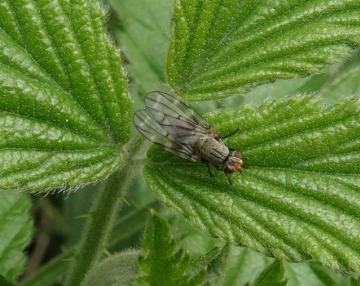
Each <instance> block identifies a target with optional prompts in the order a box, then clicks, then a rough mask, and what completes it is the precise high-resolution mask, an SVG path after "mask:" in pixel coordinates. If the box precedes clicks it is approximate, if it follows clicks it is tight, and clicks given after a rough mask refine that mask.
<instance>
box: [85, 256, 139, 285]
mask: <svg viewBox="0 0 360 286" xmlns="http://www.w3.org/2000/svg"><path fill="white" fill-rule="evenodd" d="M138 256H139V253H138V251H137V250H129V251H125V252H123V253H118V254H115V255H112V256H110V257H108V258H106V259H104V260H102V261H101V262H100V263H99V264H97V265H96V266H95V267H93V268H92V269H91V270H90V271H89V272H88V273H87V275H86V277H85V279H84V280H83V281H82V283H81V285H83V286H87V285H96V286H117V285H135V284H134V282H135V276H136V274H137V271H138V264H137V261H138Z"/></svg>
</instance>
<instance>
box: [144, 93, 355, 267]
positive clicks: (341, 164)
mask: <svg viewBox="0 0 360 286" xmlns="http://www.w3.org/2000/svg"><path fill="white" fill-rule="evenodd" d="M206 118H207V119H208V121H209V123H210V124H211V125H212V126H214V128H215V129H217V130H218V131H219V132H220V133H221V134H229V133H231V131H233V130H235V129H236V128H237V127H238V126H239V127H240V129H241V131H240V133H238V134H235V135H233V136H231V137H230V138H228V139H226V140H227V141H226V144H228V146H232V147H234V148H235V149H236V150H238V151H240V152H241V153H242V154H243V156H244V157H247V158H248V159H247V160H245V164H246V166H247V169H245V170H244V174H243V175H240V174H232V175H231V179H232V182H233V185H229V183H228V181H227V179H226V177H225V176H224V174H222V173H220V172H219V173H217V174H216V176H215V178H212V179H211V180H210V179H209V174H208V171H207V168H206V166H204V165H202V164H196V163H191V162H189V161H186V160H183V159H180V158H176V157H175V156H173V155H171V154H169V153H167V152H165V151H163V150H161V149H160V148H158V147H154V148H151V149H150V151H149V152H148V157H149V160H148V162H147V164H146V165H145V167H144V177H145V180H146V182H147V184H148V186H149V187H150V188H151V189H152V191H153V192H154V193H155V194H156V195H157V196H158V197H159V199H160V200H161V201H163V203H164V204H166V205H168V206H170V207H171V208H173V209H174V210H176V211H177V212H179V213H181V214H183V215H184V216H185V217H186V218H188V219H189V220H190V221H191V222H192V223H193V224H194V225H195V226H197V227H198V228H199V229H201V230H202V231H205V232H206V233H208V234H210V235H212V236H217V237H221V238H223V239H225V240H227V241H229V242H234V243H237V244H241V245H245V246H248V247H250V248H252V249H254V250H255V251H258V252H261V253H264V254H266V255H269V256H276V257H281V258H285V259H287V260H289V261H301V260H304V259H309V258H313V259H315V260H317V261H320V262H321V263H323V264H324V265H326V266H329V267H331V268H332V269H334V270H336V271H344V270H345V271H359V270H360V269H359V268H360V248H359V245H360V223H359V220H358V217H359V215H360V197H359V183H360V176H359V172H360V164H359V163H360V159H359V158H360V155H359V154H360V153H359V151H360V141H359V134H360V130H359V129H360V127H359V123H358V122H359V120H360V113H359V100H356V99H347V100H343V101H341V102H339V103H337V104H336V105H334V106H330V107H328V106H326V105H325V104H323V103H322V102H320V101H319V100H318V99H317V98H316V97H311V96H294V97H290V98H280V99H277V100H274V101H268V102H265V103H264V104H263V105H261V106H260V107H259V108H254V107H251V106H245V107H244V108H243V109H241V110H235V109H234V110H226V111H220V112H217V113H212V114H209V115H208V116H207V117H206Z"/></svg>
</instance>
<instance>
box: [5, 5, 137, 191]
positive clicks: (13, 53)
mask: <svg viewBox="0 0 360 286" xmlns="http://www.w3.org/2000/svg"><path fill="white" fill-rule="evenodd" d="M0 14H1V15H2V17H0V26H1V31H0V46H1V48H0V134H1V139H0V161H1V162H2V164H1V167H0V173H1V178H0V189H23V190H30V191H33V190H38V189H52V188H69V187H75V186H78V185H81V184H84V183H88V182H90V181H96V180H98V179H101V178H103V177H105V176H107V175H108V174H110V173H111V172H113V171H114V170H115V169H116V168H117V166H118V165H119V156H118V150H119V147H120V146H121V145H122V144H123V143H124V142H126V141H127V140H128V138H129V135H130V130H131V123H130V122H131V110H130V108H131V105H130V104H131V103H130V98H129V96H128V93H127V90H126V77H125V72H124V70H122V68H121V66H120V63H121V59H120V54H119V51H118V50H117V48H116V47H115V46H114V45H113V43H112V42H111V40H110V39H109V38H108V36H107V34H106V31H105V30H104V28H103V23H104V21H105V13H104V10H103V9H102V7H101V6H100V5H99V4H98V3H97V1H85V0H80V1H65V0H61V1H50V2H47V1H45V2H44V1H41V0H36V1H35V0H23V1H5V2H4V3H3V4H2V5H1V7H0Z"/></svg>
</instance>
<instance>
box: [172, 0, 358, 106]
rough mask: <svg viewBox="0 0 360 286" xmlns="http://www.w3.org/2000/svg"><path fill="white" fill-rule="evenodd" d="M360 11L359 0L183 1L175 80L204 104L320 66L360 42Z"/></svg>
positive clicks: (177, 21)
mask: <svg viewBox="0 0 360 286" xmlns="http://www.w3.org/2000/svg"><path fill="white" fill-rule="evenodd" d="M359 12H360V2H359V1H357V0H346V1H340V0H336V1H323V0H317V1H297V0H293V1H261V2H259V1H254V0H248V1H242V0H227V1H222V0H221V1H220V0H213V1H202V0H178V1H177V2H176V6H175V15H174V18H173V25H172V31H171V38H172V40H171V45H170V50H169V54H168V63H167V77H168V82H169V83H170V85H171V86H172V87H173V89H174V90H175V91H176V92H177V93H178V94H181V96H182V97H184V98H185V99H188V100H194V101H197V100H209V99H214V97H216V98H221V97H226V96H228V95H231V94H234V93H235V94H238V93H240V94H241V93H245V92H247V91H249V90H250V89H251V88H253V87H255V86H257V85H260V84H264V83H268V82H273V81H275V80H276V79H289V78H294V77H299V76H305V75H308V74H310V73H312V72H315V71H319V70H321V69H323V68H324V67H325V66H326V65H327V64H328V63H332V62H334V61H336V60H337V59H339V58H340V57H343V56H344V55H346V54H348V53H349V52H350V51H351V50H352V48H354V47H356V46H358V45H359V43H360V37H359V35H360V18H359V17H358V15H359Z"/></svg>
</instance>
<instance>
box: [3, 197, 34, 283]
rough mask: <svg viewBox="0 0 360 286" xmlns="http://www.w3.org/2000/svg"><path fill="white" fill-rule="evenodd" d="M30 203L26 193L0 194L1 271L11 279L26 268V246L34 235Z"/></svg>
mask: <svg viewBox="0 0 360 286" xmlns="http://www.w3.org/2000/svg"><path fill="white" fill-rule="evenodd" d="M30 205H31V204H30V199H29V197H28V196H27V195H26V194H24V193H2V194H0V229H1V231H0V241H1V243H0V273H1V274H2V275H3V276H5V277H6V278H7V279H9V280H11V281H14V279H15V278H16V277H17V276H18V275H19V274H20V273H21V272H22V271H23V270H24V269H23V267H24V266H25V262H26V260H27V258H26V255H25V253H24V248H25V247H26V246H27V245H28V244H29V243H30V241H31V236H32V219H31V216H30ZM0 285H3V284H1V283H0Z"/></svg>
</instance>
